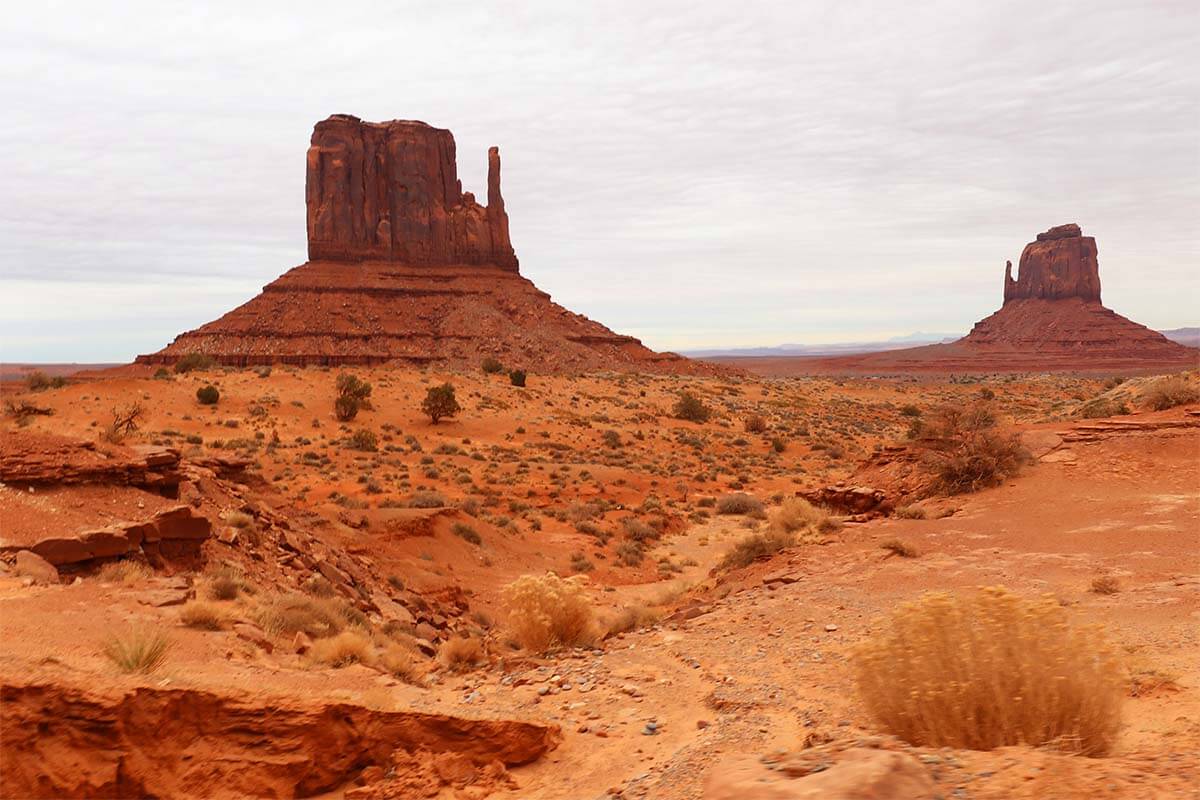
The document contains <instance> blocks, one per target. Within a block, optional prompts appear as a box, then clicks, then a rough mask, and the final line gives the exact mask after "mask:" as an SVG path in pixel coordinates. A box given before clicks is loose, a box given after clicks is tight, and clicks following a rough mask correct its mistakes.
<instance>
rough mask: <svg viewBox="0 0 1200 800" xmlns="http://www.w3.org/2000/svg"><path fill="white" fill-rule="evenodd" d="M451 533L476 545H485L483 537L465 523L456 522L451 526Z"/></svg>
mask: <svg viewBox="0 0 1200 800" xmlns="http://www.w3.org/2000/svg"><path fill="white" fill-rule="evenodd" d="M450 532H451V533H453V534H454V535H455V536H457V537H458V538H460V539H463V540H465V541H468V542H470V543H471V544H474V545H479V544H483V537H481V536H480V535H479V532H478V531H476V530H475V529H474V528H472V527H471V526H470V525H468V524H466V523H465V522H456V523H454V524H453V525H451V526H450Z"/></svg>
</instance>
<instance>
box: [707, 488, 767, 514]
mask: <svg viewBox="0 0 1200 800" xmlns="http://www.w3.org/2000/svg"><path fill="white" fill-rule="evenodd" d="M762 510H763V504H762V501H761V500H759V499H758V498H757V497H752V496H751V495H748V494H746V493H744V492H735V493H734V494H727V495H725V496H723V497H721V498H718V499H717V513H718V514H761V513H762Z"/></svg>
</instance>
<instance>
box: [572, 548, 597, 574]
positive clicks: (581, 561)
mask: <svg viewBox="0 0 1200 800" xmlns="http://www.w3.org/2000/svg"><path fill="white" fill-rule="evenodd" d="M595 568H596V565H595V564H593V563H592V562H591V561H588V557H587V556H585V555H584V554H583V553H579V552H576V553H571V571H572V572H591V571H592V570H594V569H595Z"/></svg>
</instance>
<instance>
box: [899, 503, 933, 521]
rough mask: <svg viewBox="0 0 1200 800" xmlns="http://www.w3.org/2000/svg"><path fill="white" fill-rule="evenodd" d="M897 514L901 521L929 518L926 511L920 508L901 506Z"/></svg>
mask: <svg viewBox="0 0 1200 800" xmlns="http://www.w3.org/2000/svg"><path fill="white" fill-rule="evenodd" d="M895 513H896V516H897V517H899V518H900V519H927V518H928V517H929V514H928V513H927V512H926V511H925V509H923V508H921V507H920V506H900V507H899V508H897V509H896V512H895Z"/></svg>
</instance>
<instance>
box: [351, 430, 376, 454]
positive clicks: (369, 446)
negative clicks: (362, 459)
mask: <svg viewBox="0 0 1200 800" xmlns="http://www.w3.org/2000/svg"><path fill="white" fill-rule="evenodd" d="M350 449H351V450H361V451H362V452H364V453H374V452H375V451H376V450H378V449H379V437H378V436H376V435H375V432H374V431H369V430H367V429H366V428H360V429H358V430H356V431H355V432H354V434H353V435H352V436H351V437H350Z"/></svg>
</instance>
